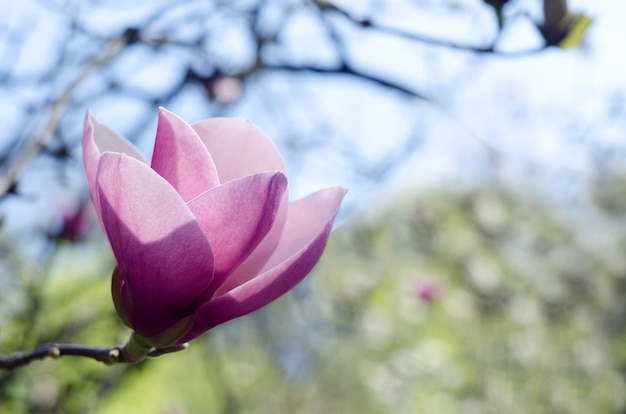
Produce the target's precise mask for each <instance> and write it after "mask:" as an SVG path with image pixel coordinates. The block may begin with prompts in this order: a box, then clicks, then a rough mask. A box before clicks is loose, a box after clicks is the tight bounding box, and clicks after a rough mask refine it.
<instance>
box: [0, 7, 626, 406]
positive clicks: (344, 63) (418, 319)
mask: <svg viewBox="0 0 626 414" xmlns="http://www.w3.org/2000/svg"><path fill="white" fill-rule="evenodd" d="M624 16H626V4H622V2H616V1H610V0H596V1H590V0H567V1H566V0H509V1H507V0H387V1H385V0H362V1H358V2H355V1H347V0H346V1H321V0H319V1H314V0H234V1H218V0H197V1H193V0H188V1H183V0H179V1H172V0H158V1H157V0H150V1H148V0H138V1H135V2H127V1H121V0H82V1H81V0H39V1H38V0H24V1H22V2H10V1H8V0H0V113H1V114H2V115H1V116H0V125H1V127H0V197H1V198H0V354H10V353H13V352H17V351H25V350H29V349H32V348H34V347H36V346H39V345H43V344H47V343H52V342H71V343H79V344H84V345H90V346H113V345H121V344H123V343H124V342H125V341H126V340H127V338H128V335H129V332H128V329H127V328H125V327H124V326H122V323H121V322H120V321H119V320H118V318H117V316H116V314H115V311H114V309H113V306H112V302H111V299H110V293H109V289H110V288H109V284H110V274H111V271H112V269H113V266H114V261H113V258H112V255H111V253H110V249H109V246H108V242H107V241H106V239H105V238H104V237H103V234H102V231H101V230H100V228H99V225H98V223H97V219H94V214H93V212H92V210H91V202H90V200H89V197H88V192H87V188H86V180H85V176H84V172H83V167H82V159H81V148H80V139H81V135H82V124H83V119H84V116H85V113H86V111H87V110H91V111H92V113H93V114H94V116H95V117H96V118H97V119H98V120H99V121H101V122H102V123H104V124H106V125H108V126H110V127H111V128H113V129H114V130H116V131H118V132H119V133H120V134H122V135H124V136H125V137H127V138H128V139H130V140H131V141H133V142H134V143H135V144H136V145H137V146H138V147H139V148H140V150H141V151H143V152H144V154H146V156H150V151H151V148H152V145H153V141H154V135H155V131H156V113H157V111H156V109H157V107H158V106H165V107H166V108H168V109H170V110H172V111H174V112H176V113H177V114H179V115H180V116H181V117H182V118H183V119H185V120H187V121H188V122H190V123H191V122H194V121H199V120H202V119H205V118H209V117H214V116H237V117H243V118H247V119H250V120H252V121H253V122H255V123H256V124H258V125H259V126H261V127H262V128H263V129H264V130H265V131H266V132H267V133H268V135H269V136H270V137H271V138H272V139H273V140H274V142H275V143H276V145H277V146H278V148H279V149H280V151H281V153H282V154H283V156H284V158H285V160H286V162H287V167H288V172H289V174H290V191H291V193H292V194H293V195H294V197H296V198H299V197H301V196H303V195H305V194H308V193H310V192H311V191H313V190H316V189H319V188H323V187H327V186H331V185H338V184H339V185H343V186H346V187H348V188H349V189H350V192H349V194H348V198H347V200H346V202H345V204H344V206H343V208H342V211H341V213H340V216H339V218H338V227H337V229H336V230H335V231H334V233H333V235H332V236H331V241H330V243H329V245H328V247H327V250H326V253H325V256H324V257H323V258H322V261H321V262H320V264H319V265H318V266H317V268H316V269H315V271H314V272H313V274H312V275H311V276H310V277H308V278H307V280H306V281H305V282H304V283H302V284H301V285H300V286H299V287H298V288H297V289H296V290H294V291H293V292H292V293H290V294H288V295H286V296H285V297H283V298H282V299H280V300H278V301H277V302H275V303H273V304H272V305H270V306H268V307H267V308H266V309H264V310H262V311H260V312H257V313H255V314H252V315H249V316H247V317H244V318H241V319H238V320H235V321H232V322H230V323H228V324H225V325H223V326H220V327H218V328H216V329H214V330H213V331H211V332H209V333H208V334H206V335H205V336H204V337H202V338H200V339H198V340H196V341H194V342H192V344H191V347H190V349H189V350H187V351H186V352H182V353H178V354H173V355H166V356H163V357H160V358H157V359H153V360H148V361H145V362H144V363H141V364H138V365H134V366H113V367H107V366H104V365H102V364H99V363H97V362H94V361H91V360H80V359H71V358H67V357H66V358H61V359H59V360H46V361H36V362H34V363H32V364H31V365H29V366H27V367H24V368H20V369H17V370H14V371H1V372H0V412H2V413H5V412H6V413H120V412H129V413H163V414H186V413H389V412H393V413H470V414H473V413H476V414H478V413H494V414H496V413H585V414H587V413H624V412H626V371H625V370H626V300H625V299H624V296H625V294H626V255H625V254H624V251H625V249H626V221H625V219H626V167H625V166H624V165H625V164H624V160H625V155H626V139H625V138H626V78H625V77H624V73H626V60H625V58H624V53H623V51H622V52H620V50H621V49H622V44H623V43H624V40H625V39H626V26H625V25H624V24H623V19H624Z"/></svg>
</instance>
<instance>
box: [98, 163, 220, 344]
mask: <svg viewBox="0 0 626 414" xmlns="http://www.w3.org/2000/svg"><path fill="white" fill-rule="evenodd" d="M96 184H97V187H98V191H99V200H100V209H101V214H102V222H103V224H104V229H105V231H106V234H107V237H108V239H109V242H110V243H111V248H112V249H113V253H114V254H115V258H116V259H117V262H118V265H119V268H120V277H121V282H120V285H121V288H122V292H121V300H122V303H123V306H124V310H125V315H126V316H127V318H128V322H129V323H130V325H131V326H132V327H133V329H135V330H136V331H137V332H138V333H139V334H141V335H143V336H145V337H150V336H154V335H157V334H160V333H161V332H162V331H163V330H164V329H167V328H168V327H170V326H171V325H173V324H174V323H176V322H177V321H178V320H180V319H182V318H184V317H186V316H188V315H189V314H191V313H193V311H194V309H195V308H196V307H197V306H198V304H197V303H194V301H195V300H197V299H198V298H199V297H200V296H201V295H202V294H203V293H204V291H206V290H207V289H208V288H209V286H210V283H211V280H212V278H213V254H212V252H211V247H210V245H209V243H208V241H207V239H206V237H205V236H204V233H203V232H202V229H201V228H200V226H199V225H198V222H197V221H196V220H195V218H194V216H193V214H192V213H191V211H189V209H188V208H187V206H186V205H185V203H184V202H183V200H182V199H181V198H180V196H179V195H178V193H176V191H175V190H174V188H173V187H172V186H170V185H169V183H167V181H165V180H164V179H163V178H162V177H160V176H159V175H158V174H157V173H155V172H154V171H153V170H152V169H151V168H150V167H149V166H148V165H146V164H144V163H142V162H140V161H137V160H136V159H133V158H129V157H127V156H125V155H124V154H115V153H104V154H102V156H101V158H100V165H99V168H98V173H97V177H96Z"/></svg>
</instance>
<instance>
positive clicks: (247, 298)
mask: <svg viewBox="0 0 626 414" xmlns="http://www.w3.org/2000/svg"><path fill="white" fill-rule="evenodd" d="M345 192H346V190H345V189H343V188H340V187H334V188H327V189H325V190H321V191H318V192H316V193H314V194H311V195H310V196H308V197H306V198H304V199H301V200H298V201H296V202H294V203H292V204H291V205H290V206H289V207H290V209H289V214H288V218H287V223H286V226H285V230H284V236H283V238H282V239H281V242H280V245H279V247H278V249H277V250H276V252H275V253H274V257H273V258H272V259H271V260H270V262H268V264H267V267H268V270H266V271H265V272H264V273H262V274H260V275H258V276H256V277H253V278H251V279H250V280H248V281H246V282H245V283H243V284H241V285H237V286H235V287H234V288H233V289H232V290H230V291H228V292H226V293H224V294H222V295H221V296H218V297H216V298H215V299H213V300H211V301H209V302H207V303H205V304H204V305H202V306H201V307H200V308H199V309H198V311H197V312H196V315H195V324H194V327H193V328H192V329H191V331H190V332H189V333H188V334H187V335H186V336H185V338H183V340H182V341H181V342H185V341H189V340H191V339H193V338H195V337H197V336H199V335H201V334H202V333H203V332H206V331H207V330H209V329H211V328H213V327H215V326H217V325H219V324H221V323H224V322H226V321H228V320H231V319H234V318H237V317H239V316H243V315H245V314H248V313H250V312H253V311H255V310H257V309H259V308H261V307H263V306H265V305H267V304H268V303H270V302H272V301H273V300H275V299H277V298H278V297H280V296H281V295H283V294H284V293H286V292H287V291H289V290H290V289H292V288H293V287H294V286H295V285H296V284H298V283H299V282H300V281H301V280H302V279H303V278H304V277H305V276H306V275H307V274H308V273H309V272H310V271H311V270H312V269H313V267H314V266H315V264H316V263H317V261H318V260H319V258H320V257H321V255H322V252H323V251H324V248H325V246H326V242H327V241H328V236H329V235H330V231H331V229H332V224H333V220H334V218H335V215H336V214H337V211H338V209H339V204H340V203H341V200H342V199H343V196H344V195H345ZM230 282H231V280H230V279H229V280H227V282H226V283H229V284H230ZM226 283H225V284H224V285H222V288H220V291H221V290H222V289H223V288H224V286H225V285H226ZM218 294H219V291H218Z"/></svg>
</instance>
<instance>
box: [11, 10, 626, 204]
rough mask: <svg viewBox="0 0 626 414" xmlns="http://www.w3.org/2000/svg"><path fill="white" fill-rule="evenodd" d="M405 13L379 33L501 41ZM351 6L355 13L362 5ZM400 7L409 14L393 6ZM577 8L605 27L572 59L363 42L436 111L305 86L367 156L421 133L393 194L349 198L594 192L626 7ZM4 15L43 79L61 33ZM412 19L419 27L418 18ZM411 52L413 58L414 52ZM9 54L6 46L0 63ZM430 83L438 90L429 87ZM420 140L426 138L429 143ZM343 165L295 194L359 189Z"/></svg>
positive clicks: (614, 133)
mask: <svg viewBox="0 0 626 414" xmlns="http://www.w3.org/2000/svg"><path fill="white" fill-rule="evenodd" d="M476 1H478V0H476ZM121 3H122V2H120V4H121ZM338 3H341V2H338ZM401 3H403V2H400V1H398V2H389V4H390V5H392V6H391V7H390V10H391V12H390V13H388V14H387V15H385V16H383V17H381V20H380V23H385V24H387V23H388V24H393V25H394V26H396V27H405V28H414V27H420V29H421V31H422V32H423V33H425V34H429V35H431V36H435V37H437V36H440V37H442V38H445V39H449V40H453V41H457V42H459V43H467V42H466V41H465V40H466V39H467V38H470V37H471V39H472V42H475V41H476V39H477V38H478V39H481V38H484V39H485V41H487V40H488V39H490V38H491V37H492V36H493V33H494V30H495V26H485V27H480V28H478V29H477V27H476V21H477V20H476V19H478V18H480V17H484V16H472V15H469V16H468V15H467V14H463V13H461V14H459V18H458V19H452V20H450V19H448V20H437V19H432V15H429V16H431V18H430V20H425V19H422V20H420V21H416V20H415V19H416V17H415V15H414V14H412V15H410V14H408V13H403V10H402V7H400V4H401ZM433 3H436V2H433ZM460 3H461V4H463V3H470V2H469V0H468V1H465V2H460ZM124 4H125V3H124ZM154 4H155V2H137V7H136V9H127V10H128V12H126V13H125V14H124V15H123V16H120V15H119V14H116V13H117V12H116V10H115V9H113V8H110V9H109V11H108V12H107V11H106V10H101V12H100V13H99V14H98V15H97V16H93V17H92V18H90V20H89V24H90V28H91V29H92V30H94V31H96V32H99V31H102V32H103V33H104V32H105V31H115V30H122V29H123V28H124V27H126V26H125V25H127V22H129V21H133V19H135V18H137V17H136V16H141V15H142V14H143V13H144V8H145V7H153V6H154ZM346 4H350V5H351V6H352V7H354V5H353V3H352V2H346ZM396 4H397V5H398V7H394V6H395V5H396ZM514 4H517V6H515V7H513V8H512V10H516V9H519V8H529V9H530V10H531V14H533V15H535V16H539V15H540V10H541V8H540V2H539V1H538V0H519V1H517V2H514ZM569 5H570V9H571V10H572V11H574V12H584V13H586V14H588V15H590V16H591V17H593V19H594V23H593V25H592V26H591V28H590V29H589V32H588V34H587V36H586V38H585V44H584V45H583V46H582V47H579V48H576V49H571V50H565V51H564V50H560V49H556V48H553V49H550V50H548V51H545V52H542V53H538V54H535V55H531V56H527V57H521V58H502V57H498V56H484V55H483V56H475V55H473V54H471V53H467V52H458V51H445V50H444V51H441V49H439V52H438V53H437V54H436V56H435V54H433V58H432V61H429V62H428V63H429V64H428V65H424V64H422V63H421V62H423V59H424V58H425V57H427V56H429V53H431V52H429V51H428V50H426V51H424V50H418V49H417V48H418V47H421V45H418V46H416V52H415V54H414V55H412V54H410V53H408V54H407V53H404V54H403V56H404V57H403V58H402V59H404V60H402V59H400V60H398V56H399V55H400V53H399V49H396V48H404V47H405V45H404V46H403V45H402V44H400V45H398V44H394V45H392V44H391V43H389V42H386V41H385V40H384V39H382V40H380V39H374V38H371V39H369V38H368V39H366V40H367V41H360V42H357V43H355V47H354V48H353V49H352V50H351V53H352V54H353V55H354V56H355V58H356V59H358V60H359V61H361V62H364V63H367V62H368V60H367V59H368V58H369V57H370V56H372V57H375V58H376V59H377V60H378V61H376V62H371V64H372V67H374V68H380V70H381V71H384V70H386V69H385V62H384V60H385V59H381V56H385V54H388V55H389V57H390V59H389V61H390V62H392V63H390V64H393V73H392V76H393V77H394V79H395V80H398V81H400V82H403V83H404V84H405V85H406V86H407V87H411V88H414V89H415V90H420V91H425V93H426V94H427V95H428V96H429V98H430V99H432V102H431V103H428V104H424V103H423V102H419V101H418V100H416V101H415V103H414V105H413V104H409V105H407V104H406V101H398V100H395V99H393V98H390V97H389V93H387V92H386V91H378V92H371V93H369V94H367V95H363V94H357V92H356V91H357V89H358V88H360V85H354V86H348V87H346V86H345V84H341V86H342V87H341V88H339V87H338V86H339V84H340V83H341V82H342V81H341V80H330V79H329V80H324V81H323V82H326V85H327V87H325V88H319V84H318V83H311V84H309V85H307V82H303V85H302V86H303V90H305V91H306V93H307V94H310V95H311V96H314V97H315V99H317V101H318V102H323V105H322V107H321V109H320V110H321V111H322V113H323V114H324V116H326V117H328V118H329V119H331V118H332V119H334V121H335V124H336V125H337V127H338V129H339V131H340V132H341V133H342V134H343V135H346V136H350V137H351V139H352V140H353V142H354V145H358V146H359V148H361V149H362V151H363V153H364V154H366V155H367V154H368V153H371V155H372V156H375V155H376V154H378V153H380V152H381V151H383V150H385V149H386V147H390V146H392V145H393V144H394V142H393V141H390V140H388V139H386V138H387V137H388V136H389V135H390V131H393V132H394V133H395V134H397V135H398V136H402V135H410V134H415V135H417V136H418V138H419V139H420V144H419V148H418V151H416V152H415V154H414V155H413V156H411V157H410V158H408V159H407V160H406V161H405V162H404V163H403V164H402V165H400V166H398V167H397V168H395V169H394V170H393V172H392V173H391V174H390V176H389V177H388V178H387V179H386V181H385V182H384V185H383V186H372V187H364V188H351V195H350V197H352V199H353V200H356V201H357V202H360V201H363V200H368V199H372V197H375V198H377V199H379V195H380V191H381V190H382V191H383V194H388V191H389V190H390V191H391V192H393V193H399V192H403V191H404V190H405V189H406V188H414V187H416V186H424V185H430V184H434V183H444V184H446V185H450V184H451V183H452V184H454V183H457V182H463V181H464V180H466V179H467V178H476V177H477V176H478V177H481V176H482V175H484V176H487V177H488V176H489V175H490V174H493V172H494V171H495V170H496V169H497V170H498V171H497V175H498V177H500V178H502V177H504V178H505V179H507V180H512V182H514V183H519V182H523V181H527V182H528V185H535V184H539V185H542V184H543V183H544V182H545V181H546V180H548V181H549V179H547V178H546V177H552V176H551V175H550V174H556V175H559V174H563V173H564V174H571V175H572V177H573V178H574V179H581V180H582V181H584V176H585V171H587V170H588V169H589V167H590V166H591V164H590V162H591V159H590V157H589V151H590V148H591V147H594V150H595V148H596V147H598V146H599V147H601V148H606V149H609V148H624V147H626V145H625V143H626V140H625V139H624V138H625V137H624V136H623V134H624V133H625V131H626V125H625V123H626V122H625V121H620V120H619V119H617V120H616V119H610V116H609V112H610V110H611V108H612V107H614V106H616V105H618V104H619V103H620V102H622V101H623V99H624V96H626V79H625V78H626V76H625V75H624V73H626V58H625V57H624V55H623V53H622V52H621V50H619V48H620V47H621V42H622V40H623V39H626V25H625V24H624V22H623V19H624V16H625V15H626V3H625V2H620V1H614V0H597V1H591V0H570V1H569ZM3 8H4V9H5V10H4V12H3V14H4V15H3V16H0V23H1V24H6V25H8V26H12V27H15V26H19V25H23V24H26V23H29V22H32V23H33V27H34V30H33V32H32V33H31V34H32V36H31V37H29V43H27V48H29V50H37V53H28V54H26V55H23V56H22V57H21V58H20V60H19V61H18V67H17V68H16V70H17V69H20V70H26V71H28V70H30V68H35V70H36V68H37V67H41V66H45V65H46V64H48V63H49V62H50V61H51V59H53V55H51V53H54V52H55V50H54V49H53V48H52V49H51V48H46V47H38V45H39V44H44V43H43V41H44V40H45V39H46V38H53V37H54V36H55V33H56V32H57V31H58V23H59V22H57V21H55V20H54V19H49V18H48V16H47V14H46V11H45V9H43V8H42V7H41V3H40V2H35V1H32V2H28V1H24V2H7V5H4V6H3ZM473 10H477V11H475V12H472V13H490V12H491V11H490V10H489V9H487V8H474V9H473ZM135 15H136V16H135ZM406 16H412V17H411V19H408V18H407V17H406ZM117 26H119V27H117ZM294 30H295V31H296V32H301V33H300V34H299V35H300V37H301V38H302V39H303V41H306V38H307V35H308V34H310V33H309V30H312V29H311V28H310V27H308V26H307V25H306V22H305V21H303V22H302V25H298V26H297V27H296V28H294ZM296 34H298V33H296ZM470 34H471V36H470ZM38 42H39V43H38ZM539 43H540V39H539V37H538V35H537V32H536V29H535V28H533V27H531V25H530V24H529V23H528V20H524V19H518V20H517V23H514V24H511V25H510V27H507V29H506V32H505V34H504V36H503V37H502V42H501V44H500V47H501V48H502V50H515V49H518V48H525V47H533V46H536V45H538V44H539ZM4 46H5V47H6V46H7V45H4ZM422 49H423V48H422ZM230 50H235V49H234V48H231V49H230ZM372 50H373V51H374V52H372ZM403 51H404V52H406V49H403ZM3 53H4V49H3V48H2V45H0V56H2V54H3ZM294 53H296V51H295V49H294ZM323 54H324V51H323V48H320V52H319V56H318V57H317V58H318V59H322V60H323V59H324V56H323ZM316 56H317V55H316ZM1 63H2V64H4V65H6V64H7V62H1ZM154 70H155V71H156V72H155V75H154V76H157V74H158V76H163V73H159V72H158V68H154ZM433 70H435V71H438V72H439V76H438V77H436V78H435V77H433V76H432V73H429V71H431V72H432V71H433ZM137 77H138V82H139V81H144V82H149V81H150V76H145V74H141V75H138V76H137ZM424 79H427V80H432V79H438V81H437V82H435V84H432V83H430V84H428V85H425V84H424ZM334 83H336V85H334ZM316 94H317V96H315V95H316ZM11 99H12V98H11V96H3V95H2V91H0V109H3V110H5V119H4V120H3V123H4V124H6V127H7V128H9V127H14V126H12V125H11V117H10V105H7V102H10V100H11ZM257 104H258V102H257ZM373 106H376V107H377V108H378V109H377V110H376V111H375V114H376V117H377V119H378V122H371V119H368V121H370V122H368V123H363V122H360V119H359V117H362V116H364V115H363V114H366V115H365V116H367V114H368V108H371V107H373ZM92 109H93V110H94V112H95V113H96V115H97V116H98V117H99V118H102V120H103V121H105V122H109V121H110V122H113V123H116V122H117V124H116V125H112V126H114V127H116V126H117V127H119V126H122V125H123V120H122V119H120V117H119V116H118V115H117V114H116V113H114V112H108V111H106V108H103V107H96V108H92ZM174 109H179V108H174ZM180 109H184V110H185V111H187V113H188V114H189V116H190V118H188V120H189V121H190V122H191V121H195V120H199V119H201V118H203V114H202V113H199V112H194V110H193V108H189V107H187V108H180ZM369 110H370V111H371V109H369ZM254 111H255V106H254V105H252V104H250V105H242V106H241V108H240V109H239V112H240V113H241V115H242V116H245V117H248V118H250V119H252V120H253V121H255V122H257V123H259V124H260V125H261V126H263V127H264V128H266V129H268V132H269V133H270V135H272V133H274V132H275V131H272V126H271V125H269V124H268V123H267V119H266V118H264V117H261V116H259V114H257V113H255V112H254ZM129 113H132V112H129ZM618 113H619V110H618ZM622 114H623V111H622ZM421 135H423V136H424V138H425V139H423V140H421ZM139 145H140V147H141V148H142V150H144V151H146V152H149V151H150V143H148V142H140V143H139ZM142 145H143V147H142ZM485 148H490V149H491V150H492V151H495V153H496V154H498V156H497V165H496V167H495V169H494V168H492V167H489V164H488V163H486V160H488V155H489V154H490V152H489V151H487V150H486V149H485ZM334 157H335V155H334V154H331V153H325V152H317V153H311V154H307V155H306V160H307V163H308V164H307V168H310V169H311V170H312V171H311V172H307V173H306V174H304V175H303V176H302V177H300V178H299V180H298V182H297V186H296V188H295V189H294V191H293V193H294V194H296V195H298V196H300V195H303V194H305V193H308V192H310V191H311V190H313V189H317V188H320V187H323V186H328V185H333V184H337V183H339V184H343V185H346V186H350V185H351V182H350V180H349V179H347V178H346V179H343V178H342V174H344V173H348V171H346V170H345V169H342V168H345V167H343V166H341V165H338V163H335V161H334ZM529 162H531V163H533V164H534V165H535V167H536V168H537V169H538V170H541V171H548V172H546V173H545V174H544V173H541V172H539V173H536V172H535V173H536V175H534V176H532V177H531V176H529V174H528V163H529ZM310 166H312V168H311V167H310ZM546 174H547V175H546ZM552 178H554V177H552ZM533 180H534V181H533Z"/></svg>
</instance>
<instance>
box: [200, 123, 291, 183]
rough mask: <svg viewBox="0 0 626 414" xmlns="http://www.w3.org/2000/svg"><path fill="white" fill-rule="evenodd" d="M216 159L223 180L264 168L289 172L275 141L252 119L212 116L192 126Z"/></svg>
mask: <svg viewBox="0 0 626 414" xmlns="http://www.w3.org/2000/svg"><path fill="white" fill-rule="evenodd" d="M192 127H193V129H195V130H196V132H197V133H198V135H200V138H201V139H202V141H203V142H204V145H206V147H207V148H208V150H209V153H210V154H211V157H212V158H213V160H214V162H215V166H216V168H217V173H218V175H219V178H220V182H221V183H226V182H228V181H231V180H234V179H236V178H240V177H245V176H246V175H251V174H255V173H258V172H265V171H281V172H283V173H285V174H286V171H285V163H284V162H283V159H282V157H281V156H280V154H279V153H278V150H277V149H276V147H275V146H274V144H273V143H272V141H271V140H270V139H269V138H268V137H267V135H265V133H264V132H263V131H261V129H259V128H258V127H257V126H255V125H254V124H253V123H252V122H250V121H245V120H242V119H231V118H212V119H208V120H206V121H202V122H198V123H196V124H193V125H192Z"/></svg>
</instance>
